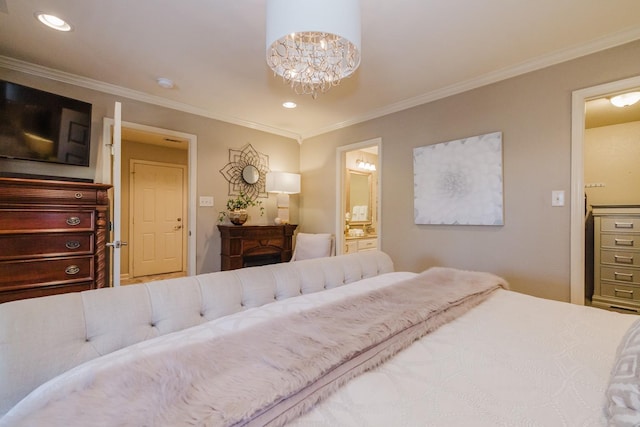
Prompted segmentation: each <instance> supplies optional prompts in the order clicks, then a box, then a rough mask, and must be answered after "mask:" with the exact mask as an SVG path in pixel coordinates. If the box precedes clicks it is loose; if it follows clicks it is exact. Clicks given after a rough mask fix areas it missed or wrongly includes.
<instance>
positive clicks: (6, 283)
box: [0, 256, 94, 291]
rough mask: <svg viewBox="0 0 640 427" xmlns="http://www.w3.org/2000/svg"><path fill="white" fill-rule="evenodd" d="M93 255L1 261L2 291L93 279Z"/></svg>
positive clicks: (0, 286)
mask: <svg viewBox="0 0 640 427" xmlns="http://www.w3.org/2000/svg"><path fill="white" fill-rule="evenodd" d="M93 266H94V261H93V256H82V257H65V258H54V259H46V260H27V261H2V262H0V291H4V290H10V289H18V288H22V287H24V286H25V285H35V284H54V283H66V282H81V281H93V279H94V267H93Z"/></svg>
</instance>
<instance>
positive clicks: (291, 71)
mask: <svg viewBox="0 0 640 427" xmlns="http://www.w3.org/2000/svg"><path fill="white" fill-rule="evenodd" d="M266 12H267V13H266V14H267V22H266V26H267V37H266V41H267V64H269V67H270V68H271V69H272V70H273V72H274V74H277V75H279V76H281V77H282V79H283V80H284V81H285V82H286V83H287V84H288V85H289V86H291V88H292V89H293V90H294V91H295V92H296V93H297V94H299V95H311V97H312V98H314V99H315V98H316V97H317V95H318V93H319V92H326V91H328V90H329V89H331V87H333V86H337V85H338V84H339V83H340V80H342V79H343V78H346V77H349V76H350V75H351V74H353V72H354V71H355V70H356V69H357V68H358V66H359V65H360V50H361V48H360V2H359V0H323V1H315V0H267V11H266Z"/></svg>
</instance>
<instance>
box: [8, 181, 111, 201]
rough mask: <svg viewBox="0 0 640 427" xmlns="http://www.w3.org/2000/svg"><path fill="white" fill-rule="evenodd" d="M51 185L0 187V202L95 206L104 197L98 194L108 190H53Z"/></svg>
mask: <svg viewBox="0 0 640 427" xmlns="http://www.w3.org/2000/svg"><path fill="white" fill-rule="evenodd" d="M53 184H54V183H47V182H44V183H42V182H39V183H37V184H34V185H33V186H29V185H20V186H17V187H13V186H0V200H2V202H3V203H33V204H48V205H52V204H63V205H69V204H71V205H85V204H86V205H95V204H102V203H103V200H102V198H104V197H99V196H98V192H99V191H103V192H104V191H106V188H108V186H104V188H105V190H102V188H84V187H85V186H82V185H78V186H77V188H60V186H59V187H58V188H55V187H54V186H53ZM64 187H70V186H69V185H64Z"/></svg>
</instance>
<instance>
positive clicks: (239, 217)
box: [218, 191, 264, 225]
mask: <svg viewBox="0 0 640 427" xmlns="http://www.w3.org/2000/svg"><path fill="white" fill-rule="evenodd" d="M251 206H260V216H262V215H264V207H263V206H262V201H261V200H255V199H253V198H251V196H249V195H248V194H246V193H245V192H244V191H240V193H238V196H237V197H235V198H232V199H229V200H227V210H226V211H222V212H220V213H219V214H218V221H220V222H222V221H224V217H228V218H229V221H231V223H232V224H234V225H242V224H244V223H245V222H246V221H247V219H248V218H249V214H248V213H247V208H249V207H251Z"/></svg>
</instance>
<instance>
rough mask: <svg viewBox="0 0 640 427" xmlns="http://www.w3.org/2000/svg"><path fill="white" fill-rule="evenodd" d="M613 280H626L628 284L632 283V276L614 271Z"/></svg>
mask: <svg viewBox="0 0 640 427" xmlns="http://www.w3.org/2000/svg"><path fill="white" fill-rule="evenodd" d="M613 278H614V279H615V280H626V281H628V282H631V281H633V274H632V273H618V272H617V271H615V272H614V273H613Z"/></svg>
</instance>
